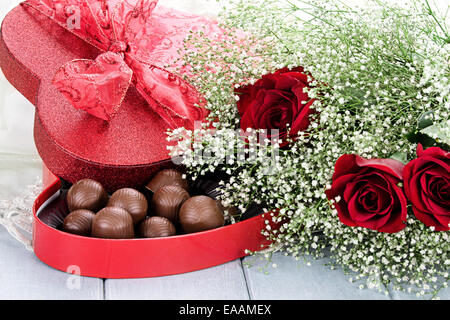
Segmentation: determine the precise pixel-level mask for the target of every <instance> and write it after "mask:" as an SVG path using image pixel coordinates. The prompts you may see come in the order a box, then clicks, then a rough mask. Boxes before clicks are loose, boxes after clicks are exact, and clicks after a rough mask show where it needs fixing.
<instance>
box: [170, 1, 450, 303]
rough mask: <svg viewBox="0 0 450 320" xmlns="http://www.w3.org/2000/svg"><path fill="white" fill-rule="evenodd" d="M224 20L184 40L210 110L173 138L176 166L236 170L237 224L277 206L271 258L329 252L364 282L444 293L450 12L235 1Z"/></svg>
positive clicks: (232, 178) (231, 178)
mask: <svg viewBox="0 0 450 320" xmlns="http://www.w3.org/2000/svg"><path fill="white" fill-rule="evenodd" d="M219 19H220V21H219V22H220V27H221V28H222V29H223V30H224V33H223V34H221V35H220V37H219V36H218V37H217V38H211V37H205V36H204V34H205V32H206V30H205V31H198V32H191V34H190V35H189V37H188V38H187V39H186V40H185V42H184V46H185V47H184V51H185V52H186V55H185V57H184V59H185V60H186V62H185V64H184V65H183V67H186V66H189V74H190V79H191V81H192V82H193V84H194V85H195V86H196V87H197V88H198V89H199V90H200V92H201V93H202V95H203V96H204V98H205V100H206V101H205V105H206V108H207V109H208V110H209V115H208V118H207V121H206V122H202V123H197V124H196V127H195V128H194V129H189V130H188V129H186V128H177V129H174V130H170V131H169V137H168V140H169V141H170V146H169V150H170V152H171V155H172V157H173V159H174V160H177V161H178V162H179V163H180V164H182V165H184V166H185V167H186V170H187V172H188V173H189V174H191V175H192V176H194V177H198V176H204V175H207V174H211V173H217V172H223V173H226V174H227V177H228V178H227V179H223V180H221V181H220V182H219V187H220V195H219V198H220V199H221V200H222V204H223V206H224V207H225V208H230V206H231V205H233V208H231V209H233V210H231V209H230V210H229V211H234V212H233V213H232V214H231V213H230V219H232V220H233V221H239V219H240V216H239V214H236V211H237V212H244V211H245V210H246V208H248V207H249V206H252V205H254V204H257V205H260V206H263V207H264V209H265V210H264V212H273V213H271V214H270V215H269V214H267V215H266V219H267V221H266V228H265V229H264V230H262V233H263V234H264V235H265V236H266V237H267V239H269V240H271V241H272V244H271V245H270V247H269V248H268V249H267V250H265V251H264V255H265V256H266V257H268V259H270V256H271V253H273V252H276V251H282V252H284V253H285V254H286V255H292V256H293V257H294V258H295V259H300V258H301V257H302V256H305V255H311V256H313V257H322V256H323V255H325V254H326V253H327V254H328V253H329V255H330V258H331V261H332V262H333V265H338V266H341V267H342V268H343V269H344V270H345V271H347V272H352V273H356V277H355V278H354V280H362V279H365V282H366V283H365V285H364V284H362V285H361V287H365V286H367V287H371V288H373V287H375V288H378V289H379V290H384V288H385V287H386V286H388V285H392V286H393V288H394V289H399V290H400V289H407V290H409V291H414V292H416V293H417V295H424V294H428V293H431V294H432V295H436V294H437V292H438V291H439V290H440V289H441V288H443V287H446V286H447V283H448V279H449V273H448V266H449V264H450V257H449V252H450V246H449V230H450V225H449V223H450V152H449V150H450V147H449V146H450V118H449V115H450V112H449V111H450V99H449V97H450V31H449V27H448V20H447V19H446V17H445V16H442V15H441V14H440V12H439V10H436V9H435V8H433V7H432V5H431V4H430V3H429V2H428V1H426V0H425V1H418V0H417V1H411V2H409V4H408V5H406V6H403V7H400V6H394V5H389V4H387V3H385V2H383V1H381V0H380V1H378V0H374V1H371V2H369V5H368V6H367V7H364V8H358V7H350V6H347V5H345V4H343V3H342V2H341V1H338V0H334V1H323V0H311V1H308V0H307V1H293V0H292V1H290V0H281V1H274V0H269V1H267V0H265V1H263V0H246V1H241V0H235V1H231V3H228V4H227V6H226V7H225V8H224V10H223V12H222V13H221V14H220V16H219ZM235 209H237V210H235ZM274 223H275V224H276V225H277V226H278V228H273V225H274Z"/></svg>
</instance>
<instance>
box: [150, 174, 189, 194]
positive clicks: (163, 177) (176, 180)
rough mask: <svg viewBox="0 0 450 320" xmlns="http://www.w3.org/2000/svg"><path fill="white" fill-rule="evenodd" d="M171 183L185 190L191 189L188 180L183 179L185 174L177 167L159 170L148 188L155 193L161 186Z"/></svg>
mask: <svg viewBox="0 0 450 320" xmlns="http://www.w3.org/2000/svg"><path fill="white" fill-rule="evenodd" d="M169 185H177V186H179V187H181V188H183V189H185V190H188V189H189V187H188V182H187V180H186V179H183V174H182V173H181V172H180V171H178V170H175V169H164V170H162V171H160V172H158V173H157V174H156V175H155V176H154V177H153V179H152V180H151V181H150V182H149V183H148V184H147V186H146V188H147V189H148V190H150V191H152V192H153V193H154V192H156V191H158V189H159V188H161V187H164V186H169Z"/></svg>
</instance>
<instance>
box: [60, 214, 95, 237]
mask: <svg viewBox="0 0 450 320" xmlns="http://www.w3.org/2000/svg"><path fill="white" fill-rule="evenodd" d="M94 217H95V213H94V212H92V211H89V210H85V209H80V210H75V211H73V212H71V213H70V214H69V215H68V216H67V217H66V218H65V219H64V222H63V230H64V231H65V232H68V233H72V234H76V235H79V236H90V235H91V226H92V220H93V219H94Z"/></svg>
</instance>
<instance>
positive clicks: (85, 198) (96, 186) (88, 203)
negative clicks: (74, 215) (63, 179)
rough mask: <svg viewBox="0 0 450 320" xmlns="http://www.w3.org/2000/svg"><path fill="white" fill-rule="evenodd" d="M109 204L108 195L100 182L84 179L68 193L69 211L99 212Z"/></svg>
mask: <svg viewBox="0 0 450 320" xmlns="http://www.w3.org/2000/svg"><path fill="white" fill-rule="evenodd" d="M107 202H108V193H107V192H106V190H105V188H103V186H102V185H101V183H100V182H97V181H95V180H92V179H83V180H80V181H78V182H76V183H75V184H73V185H72V187H70V189H69V191H68V192H67V206H68V207H69V211H70V212H72V211H75V210H79V209H86V210H90V211H93V212H97V211H99V210H100V209H102V208H103V207H105V205H106V203H107Z"/></svg>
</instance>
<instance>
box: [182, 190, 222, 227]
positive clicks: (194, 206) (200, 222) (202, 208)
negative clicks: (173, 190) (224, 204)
mask: <svg viewBox="0 0 450 320" xmlns="http://www.w3.org/2000/svg"><path fill="white" fill-rule="evenodd" d="M179 219H180V223H181V226H182V228H183V230H184V231H185V232H186V233H193V232H200V231H205V230H210V229H215V228H219V227H222V226H223V225H224V224H225V219H224V216H223V211H222V209H221V208H220V206H219V205H218V204H217V202H216V201H215V200H214V199H212V198H209V197H207V196H196V197H192V198H190V199H188V200H186V201H185V202H184V204H183V205H182V206H181V209H180V214H179Z"/></svg>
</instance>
